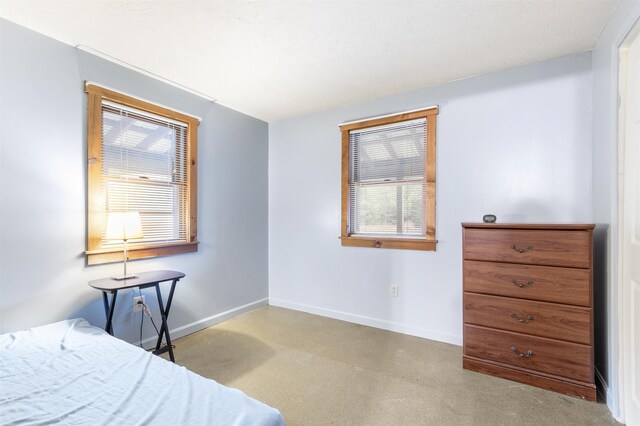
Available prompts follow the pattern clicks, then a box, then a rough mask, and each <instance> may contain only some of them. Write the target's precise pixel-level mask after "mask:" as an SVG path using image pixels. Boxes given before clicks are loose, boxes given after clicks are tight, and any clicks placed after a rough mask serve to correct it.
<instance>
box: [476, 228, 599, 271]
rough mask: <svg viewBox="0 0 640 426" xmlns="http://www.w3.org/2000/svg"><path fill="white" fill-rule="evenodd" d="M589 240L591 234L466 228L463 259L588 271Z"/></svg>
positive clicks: (583, 232) (586, 232)
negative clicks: (585, 269)
mask: <svg viewBox="0 0 640 426" xmlns="http://www.w3.org/2000/svg"><path fill="white" fill-rule="evenodd" d="M590 238H591V231H558V230H549V231H547V230H528V229H526V230H522V229H477V228H466V229H465V231H464V258H465V259H468V260H485V261H494V262H507V263H525V264H534V265H547V266H568V267H574V268H589V266H590V262H589V260H590V250H591V242H590V241H591V240H590ZM514 246H515V248H514ZM517 249H520V250H523V252H522V253H519V252H518V251H517Z"/></svg>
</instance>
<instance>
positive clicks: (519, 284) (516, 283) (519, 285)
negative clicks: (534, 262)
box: [511, 280, 534, 288]
mask: <svg viewBox="0 0 640 426" xmlns="http://www.w3.org/2000/svg"><path fill="white" fill-rule="evenodd" d="M511 282H512V283H513V285H515V286H516V287H520V288H524V287H529V286H530V285H533V284H534V283H533V281H527V282H526V283H519V282H518V281H516V280H511Z"/></svg>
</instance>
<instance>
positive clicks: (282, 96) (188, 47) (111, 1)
mask: <svg viewBox="0 0 640 426" xmlns="http://www.w3.org/2000/svg"><path fill="white" fill-rule="evenodd" d="M616 4H617V0H500V1H492V0H475V1H461V0H460V1H458V0H430V1H428V0H427V1H402V0H395V1H362V0H361V1H272V0H266V1H251V2H248V1H231V0H225V1H204V0H195V1H194V0H152V1H147V0H135V1H133V0H91V1H88V0H79V1H78V0H47V1H42V0H18V1H15V0H0V16H2V17H3V18H5V19H8V20H10V21H13V22H15V23H17V24H20V25H23V26H25V27H28V28H31V29H33V30H35V31H37V32H40V33H42V34H45V35H48V36H50V37H53V38H55V39H58V40H60V41H62V42H64V43H67V44H70V45H72V46H77V45H82V46H86V47H88V48H91V49H93V50H95V51H97V52H101V53H102V54H105V55H108V56H110V57H113V58H116V59H118V60H120V61H123V62H126V63H128V64H131V65H133V66H135V67H138V68H140V69H142V70H145V71H147V72H150V73H153V74H155V75H157V76H160V77H163V78H164V79H167V80H170V81H173V82H175V83H178V84H180V85H183V86H186V87H188V88H190V89H192V90H194V91H197V92H200V93H202V94H205V95H207V96H208V97H210V98H214V99H216V100H217V102H219V103H220V104H222V105H225V106H228V107H230V108H233V109H235V110H238V111H241V112H243V113H245V114H249V115H251V116H254V117H257V118H260V119H262V120H265V121H270V122H271V121H277V120H282V119H286V118H290V117H295V116H299V115H304V114H308V113H312V112H317V111H321V110H326V109H331V108H335V107H338V106H342V105H348V104H353V103H356V102H362V101H366V100H370V99H375V98H379V97H382V96H385V95H390V94H395V93H401V92H406V91H410V90H415V89H419V88H423V87H428V86H433V85H436V84H440V83H444V82H447V81H452V80H457V79H461V78H466V77H470V76H473V75H477V74H483V73H488V72H492V71H498V70H501V69H505V68H510V67H514V66H518V65H524V64H528V63H532V62H537V61H542V60H546V59H551V58H554V57H558V56H562V55H567V54H571V53H577V52H583V51H586V50H590V49H592V48H593V47H594V45H595V43H596V40H597V37H598V35H599V34H600V32H601V31H602V29H603V28H604V25H605V24H606V22H607V19H608V18H609V16H610V15H611V12H612V11H613V9H614V7H615V5H616Z"/></svg>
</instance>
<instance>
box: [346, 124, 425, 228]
mask: <svg viewBox="0 0 640 426" xmlns="http://www.w3.org/2000/svg"><path fill="white" fill-rule="evenodd" d="M426 127H427V121H426V119H424V118H420V119H416V120H410V121H403V122H399V123H393V124H388V125H383V126H377V127H369V128H365V129H358V130H351V131H350V132H349V150H350V165H349V232H350V234H353V235H357V234H364V235H375V234H380V235H386V236H398V237H414V238H415V237H416V236H424V235H425V223H424V218H425V214H424V209H425V203H424V200H425V192H426V185H425V178H424V175H425V156H426V151H425V145H426V133H427V132H426Z"/></svg>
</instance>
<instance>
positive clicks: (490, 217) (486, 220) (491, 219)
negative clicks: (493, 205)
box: [482, 214, 496, 223]
mask: <svg viewBox="0 0 640 426" xmlns="http://www.w3.org/2000/svg"><path fill="white" fill-rule="evenodd" d="M482 221H483V222H484V223H494V222H495V221H496V215H494V214H485V215H484V216H482Z"/></svg>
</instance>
